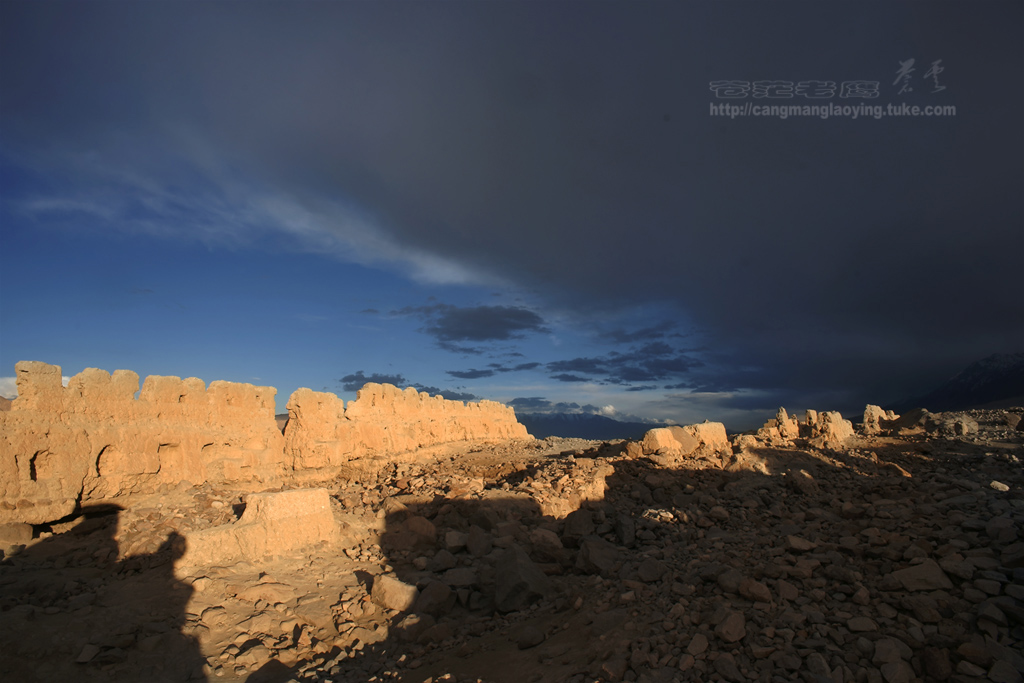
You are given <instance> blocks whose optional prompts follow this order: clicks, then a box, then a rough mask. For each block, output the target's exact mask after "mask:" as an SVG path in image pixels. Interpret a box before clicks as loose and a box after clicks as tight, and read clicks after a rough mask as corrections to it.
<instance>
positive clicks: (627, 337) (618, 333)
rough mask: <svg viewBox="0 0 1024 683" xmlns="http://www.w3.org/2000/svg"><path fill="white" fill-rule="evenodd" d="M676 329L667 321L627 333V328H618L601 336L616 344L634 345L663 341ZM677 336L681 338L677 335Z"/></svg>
mask: <svg viewBox="0 0 1024 683" xmlns="http://www.w3.org/2000/svg"><path fill="white" fill-rule="evenodd" d="M675 327H676V324H675V323H674V322H672V321H665V322H662V323H658V324H657V325H651V326H649V327H644V328H642V329H639V330H633V331H632V332H629V331H627V330H626V329H625V328H622V327H617V328H614V329H611V330H608V331H606V332H603V333H602V334H601V336H602V337H604V338H606V339H607V340H608V341H611V342H614V343H616V344H633V343H636V342H639V341H651V340H652V339H663V338H665V337H667V336H669V333H670V332H671V331H672V330H673V329H674V328H675ZM675 336H680V335H678V334H676V335H675Z"/></svg>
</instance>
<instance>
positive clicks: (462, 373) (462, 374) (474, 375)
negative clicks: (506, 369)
mask: <svg viewBox="0 0 1024 683" xmlns="http://www.w3.org/2000/svg"><path fill="white" fill-rule="evenodd" d="M446 372H447V373H448V374H449V375H451V376H452V377H455V378H457V379H480V378H481V377H493V376H494V370H446Z"/></svg>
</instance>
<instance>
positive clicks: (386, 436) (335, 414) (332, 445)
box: [284, 383, 529, 470]
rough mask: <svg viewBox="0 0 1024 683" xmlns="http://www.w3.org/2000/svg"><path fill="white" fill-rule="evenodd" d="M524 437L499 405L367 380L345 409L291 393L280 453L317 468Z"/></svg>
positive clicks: (330, 398) (321, 396)
mask: <svg viewBox="0 0 1024 683" xmlns="http://www.w3.org/2000/svg"><path fill="white" fill-rule="evenodd" d="M527 436H529V435H528V434H527V432H526V427H524V426H523V425H521V424H519V423H518V422H517V421H516V415H515V411H514V410H513V409H512V408H510V407H508V406H505V405H502V404H501V403H495V402H494V401H480V402H479V403H463V402H462V401H449V400H446V399H444V398H442V397H441V396H430V395H429V394H426V393H420V392H418V391H416V390H415V389H413V388H412V387H409V388H408V389H404V390H402V389H398V388H397V387H395V386H392V385H390V384H376V383H369V384H366V385H365V386H364V387H363V388H362V389H360V390H359V392H358V393H357V394H356V400H354V401H351V402H349V404H348V407H347V408H346V407H345V406H344V402H343V401H342V400H341V399H340V398H338V397H337V396H335V395H334V394H330V393H324V392H319V391H310V390H309V389H299V390H297V391H296V392H295V393H293V394H292V395H291V398H290V399H289V400H288V426H287V428H286V430H285V445H284V452H285V454H286V456H288V457H289V458H292V459H294V464H295V468H296V469H303V470H322V469H324V468H333V467H338V466H339V465H342V464H344V463H346V462H349V461H351V460H354V459H358V458H363V457H367V456H369V457H373V456H379V455H385V454H388V453H404V452H408V451H413V450H416V449H418V448H423V447H426V446H432V445H434V444H440V443H449V442H453V441H473V440H479V439H499V440H504V439H521V438H526V437H527Z"/></svg>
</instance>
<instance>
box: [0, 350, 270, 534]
mask: <svg viewBox="0 0 1024 683" xmlns="http://www.w3.org/2000/svg"><path fill="white" fill-rule="evenodd" d="M15 371H16V373H17V377H16V379H17V385H18V398H17V399H15V400H14V402H13V404H12V405H11V410H9V411H5V412H2V413H0V432H2V434H0V524H2V523H6V522H28V523H30V524H41V523H45V522H49V521H53V520H55V519H59V518H60V517H62V516H64V515H67V514H69V513H71V512H72V511H73V510H74V509H75V506H76V504H77V503H78V501H79V500H81V501H83V502H84V501H89V500H100V499H107V498H113V497H116V496H118V495H123V494H126V493H132V492H135V491H142V490H153V489H155V488H156V487H158V486H159V485H161V484H164V483H173V484H176V483H178V482H180V481H183V480H184V481H189V482H192V483H196V484H197V483H202V482H204V481H226V480H253V479H259V480H267V479H272V478H274V477H276V476H279V475H281V474H283V473H284V472H285V470H286V464H287V463H286V462H285V459H284V458H283V457H282V449H283V445H284V438H283V436H282V435H281V432H280V431H279V430H278V429H277V425H276V423H275V421H274V397H275V394H276V393H277V390H276V389H274V388H273V387H257V386H253V385H251V384H235V383H232V382H219V381H217V382H211V383H210V386H209V388H207V387H206V385H205V384H204V383H203V381H202V380H200V379H196V378H194V377H190V378H188V379H184V380H183V379H180V378H178V377H159V376H151V377H147V378H146V380H145V382H144V383H143V384H142V387H141V390H140V387H139V376H138V375H137V374H136V373H134V372H131V371H129V370H117V371H115V372H114V374H113V375H111V374H110V373H108V372H106V371H105V370H98V369H95V368H88V369H86V370H83V371H82V372H81V373H79V374H77V375H75V376H74V377H72V378H71V380H70V381H69V382H68V386H67V387H64V386H62V385H61V370H60V367H58V366H56V365H48V364H46V363H40V362H36V361H22V362H20V363H18V364H17V366H16V367H15ZM136 392H138V398H136V397H135V395H136Z"/></svg>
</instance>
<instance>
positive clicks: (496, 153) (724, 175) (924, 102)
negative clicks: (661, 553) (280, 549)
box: [0, 2, 1024, 428]
mask: <svg viewBox="0 0 1024 683" xmlns="http://www.w3.org/2000/svg"><path fill="white" fill-rule="evenodd" d="M1022 25H1024V10H1022V6H1021V4H1020V3H1019V2H987V3H976V4H967V3H943V2H939V3H888V2H887V3H874V2H868V3H845V2H841V3H828V4H827V5H822V4H818V3H803V2H790V3H781V4H779V3H767V4H765V3H746V2H725V3H687V4H677V3H654V2H650V3H645V2H641V3H611V2H608V3H596V4H590V5H586V6H584V5H580V4H578V3H561V2H552V3H532V2H531V3H525V2H523V3H520V2H502V3H466V2H443V3H442V2H426V3H395V2H384V3H345V2H338V3H296V2H289V3H284V2H269V3H235V2H230V3H220V2H211V3H185V2H149V3H123V2H111V3H107V2H84V3H61V2H56V3H35V2H24V3H23V2H5V3H3V4H2V5H0V192H2V197H0V198H2V205H0V252H2V256H0V263H2V268H0V377H7V378H9V377H10V376H12V375H13V374H14V373H13V370H14V364H15V363H16V362H17V361H18V360H24V359H32V360H43V361H46V362H50V363H56V364H59V365H61V366H62V368H63V370H64V373H65V374H66V375H71V374H74V373H76V372H79V371H80V370H82V369H83V368H85V367H100V368H104V369H107V370H114V369H117V368H128V369H132V370H135V371H136V372H138V373H139V374H140V375H142V376H145V375H147V374H163V375H179V376H197V377H201V378H202V379H204V380H206V381H207V382H209V381H212V380H214V379H227V380H233V381H242V382H253V383H257V384H268V385H271V386H275V387H277V388H278V406H279V410H281V411H283V410H284V403H285V401H286V400H287V397H288V395H289V394H290V393H291V392H292V391H293V390H294V389H295V388H297V387H300V386H308V387H311V388H314V389H318V390H327V391H333V392H335V393H338V394H339V395H341V396H343V397H345V398H353V397H354V395H355V394H354V389H353V387H355V386H357V385H358V384H359V383H360V382H361V381H363V380H364V379H367V380H369V379H377V380H384V381H386V380H388V379H391V380H393V381H394V382H395V383H398V384H402V385H412V386H418V387H420V388H424V389H428V390H430V391H431V392H432V393H435V392H437V391H443V392H445V393H446V395H449V396H453V397H461V398H489V399H494V400H499V401H503V402H512V403H513V404H514V405H517V406H518V407H519V409H520V410H576V411H584V412H604V414H608V415H611V416H617V417H628V416H633V417H639V418H644V419H652V420H676V421H680V422H690V421H698V420H702V419H705V418H709V419H720V420H725V421H726V423H727V424H728V425H730V426H732V427H737V428H738V427H748V426H751V425H753V424H756V423H759V422H761V421H763V419H764V418H765V417H767V416H768V415H769V414H771V413H773V412H774V410H775V409H776V408H777V407H778V406H779V405H785V406H786V407H787V408H789V409H791V410H801V409H804V408H817V409H841V410H845V411H854V410H857V409H858V408H860V407H862V406H863V404H864V403H865V402H873V403H885V402H888V401H895V400H899V399H902V398H905V397H906V396H908V395H913V394H920V393H923V392H925V391H927V390H929V389H931V388H932V387H933V386H934V385H936V384H938V383H940V382H941V381H943V380H945V379H946V378H948V377H949V376H950V375H952V374H953V373H955V372H956V371H957V370H959V369H960V368H961V367H963V366H964V365H966V364H968V363H970V362H972V361H973V360H976V359H978V358H980V357H983V356H986V355H989V354H991V353H996V352H1014V351H1019V350H1021V348H1024V300H1022V298H1021V297H1020V295H1019V258H1020V256H1019V255H1020V253H1021V252H1022V249H1024V227H1022V226H1024V192H1022V191H1021V190H1022V188H1024V154H1022V152H1024V126H1022V125H1021V121H1022V120H1024V116H1022V114H1024V112H1022V92H1021V88H1020V86H1019V83H1020V78H1019V75H1020V67H1021V64H1022V63H1024V59H1022V57H1024V46H1022V45H1021V43H1020V41H1019V33H1020V28H1021V27H1022ZM909 59H914V60H915V61H914V64H913V65H910V66H909V68H912V69H913V71H911V72H910V73H909V75H908V80H906V81H905V82H904V81H900V77H899V71H900V69H901V63H904V64H905V63H907V60H909ZM936 63H937V64H938V65H939V69H938V70H936V69H934V65H935V64H936ZM930 70H931V71H933V72H934V71H937V73H933V74H932V75H931V76H926V74H927V73H928V72H929V71H930ZM722 80H738V81H743V82H748V83H752V82H756V81H763V80H772V81H789V82H794V83H795V82H803V81H808V80H816V81H832V82H834V83H837V84H838V83H843V82H850V81H854V80H867V81H869V82H876V83H877V84H878V85H877V90H878V93H879V94H878V97H877V98H875V99H873V100H868V99H860V100H856V99H851V100H844V99H841V98H840V97H838V95H834V96H830V97H829V98H827V99H824V100H816V101H814V102H813V103H815V104H820V103H821V102H826V103H831V104H835V105H843V104H849V103H850V102H856V103H869V104H873V105H874V104H879V105H886V106H887V105H893V106H901V105H908V106H909V105H917V106H921V107H923V106H931V105H953V106H955V107H956V114H955V116H945V117H908V116H902V117H890V116H886V117H883V118H880V119H874V118H865V117H863V116H862V117H859V118H857V119H853V118H852V117H844V116H841V115H838V116H833V117H830V118H828V119H822V118H820V117H818V116H808V117H788V118H786V119H781V118H779V117H748V118H744V117H738V118H729V117H728V116H720V115H712V114H711V112H710V105H712V104H716V105H717V104H722V103H732V102H742V100H723V99H721V98H717V97H716V95H715V92H713V91H712V90H711V88H710V84H711V82H713V81H722ZM901 91H902V92H901ZM751 101H753V100H752V98H751ZM759 101H760V102H770V103H772V104H775V103H780V102H781V103H785V104H791V103H793V102H799V103H801V104H807V103H808V102H811V100H807V99H804V98H800V97H798V98H797V99H791V100H783V99H778V98H769V99H762V100H759ZM4 381H5V380H2V379H0V387H3V386H5V385H4V384H3V382H4Z"/></svg>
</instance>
